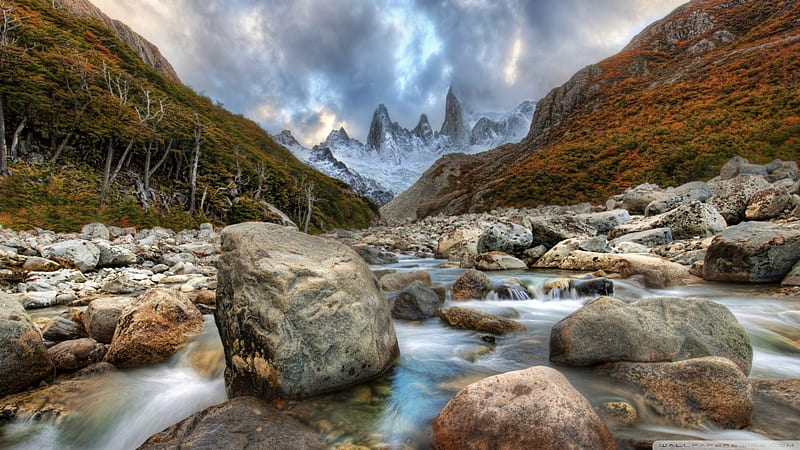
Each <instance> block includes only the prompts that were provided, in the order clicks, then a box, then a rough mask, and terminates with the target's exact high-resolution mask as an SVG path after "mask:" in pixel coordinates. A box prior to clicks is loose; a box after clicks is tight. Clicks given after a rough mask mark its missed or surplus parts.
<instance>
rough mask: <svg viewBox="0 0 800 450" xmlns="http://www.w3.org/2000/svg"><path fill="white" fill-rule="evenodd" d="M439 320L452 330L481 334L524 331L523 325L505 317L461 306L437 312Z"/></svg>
mask: <svg viewBox="0 0 800 450" xmlns="http://www.w3.org/2000/svg"><path fill="white" fill-rule="evenodd" d="M439 318H440V319H442V321H444V322H445V323H447V324H448V325H449V326H451V327H453V328H457V329H459V330H472V331H479V332H482V333H492V334H500V335H502V334H506V333H510V332H513V331H526V330H527V328H525V325H523V324H521V323H519V322H515V321H513V320H511V319H506V318H505V317H499V316H495V315H492V314H489V313H487V312H483V311H479V310H477V309H473V308H463V307H461V306H451V307H450V308H443V309H440V310H439Z"/></svg>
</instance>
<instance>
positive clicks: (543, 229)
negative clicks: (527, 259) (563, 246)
mask: <svg viewBox="0 0 800 450" xmlns="http://www.w3.org/2000/svg"><path fill="white" fill-rule="evenodd" d="M529 220H530V223H531V231H532V232H533V241H532V243H531V245H530V247H535V246H537V245H544V246H545V247H547V248H553V247H554V246H555V245H556V244H558V243H559V242H561V241H563V240H566V239H580V240H582V241H585V240H587V239H589V238H592V237H595V236H597V229H595V228H594V227H592V226H591V225H588V224H587V223H586V222H583V221H582V220H581V219H580V218H578V217H577V216H574V215H562V216H530V217H529Z"/></svg>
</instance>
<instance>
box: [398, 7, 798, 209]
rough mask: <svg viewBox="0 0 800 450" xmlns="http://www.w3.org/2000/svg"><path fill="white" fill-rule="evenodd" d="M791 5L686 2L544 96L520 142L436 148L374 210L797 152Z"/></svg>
mask: <svg viewBox="0 0 800 450" xmlns="http://www.w3.org/2000/svg"><path fill="white" fill-rule="evenodd" d="M798 17H800V2H798V1H753V0H750V1H748V0H736V1H731V0H705V1H697V0H696V1H692V2H689V3H687V4H685V5H683V6H681V7H679V8H677V9H676V10H675V11H673V12H672V13H671V14H669V15H668V16H667V17H665V18H664V19H662V20H659V21H657V22H655V23H654V24H652V25H650V26H649V27H647V28H646V29H645V30H644V31H642V33H640V34H639V35H638V36H636V37H635V38H634V39H633V40H632V41H631V43H630V44H629V45H628V46H627V47H625V49H623V50H622V51H621V52H620V53H618V54H617V55H614V56H612V57H610V58H608V59H606V60H604V61H601V62H599V63H597V64H593V65H590V66H587V67H585V68H584V69H582V70H580V71H579V72H577V73H576V74H575V75H574V76H573V77H572V78H570V79H569V80H568V81H567V82H566V83H564V84H563V85H562V86H560V87H557V88H555V89H553V90H552V91H551V92H550V93H549V94H548V95H547V96H546V97H544V98H543V99H541V100H540V101H539V102H538V104H537V107H536V112H535V114H534V117H533V121H532V124H531V126H530V131H529V133H528V135H527V136H526V137H525V139H524V140H523V141H522V142H520V143H519V144H516V145H506V146H503V147H500V148H497V149H494V150H491V151H489V152H486V153H481V154H475V155H461V156H458V155H453V156H451V155H448V157H444V158H441V159H440V160H439V161H437V162H436V163H435V164H434V165H433V166H432V167H431V169H430V170H429V171H428V173H427V174H426V175H425V176H423V178H422V179H420V180H419V182H418V186H415V187H414V188H412V189H409V191H407V193H404V194H403V195H400V196H398V197H397V198H395V200H393V201H392V202H390V203H389V204H388V205H386V206H385V207H384V208H383V209H382V213H384V215H385V216H388V217H389V219H390V220H397V221H403V220H407V219H413V218H416V217H422V216H425V215H429V214H436V213H446V214H448V213H449V214H452V213H463V212H468V211H482V210H487V209H491V208H494V207H497V206H536V205H539V204H545V203H547V204H552V203H572V202H584V201H591V202H595V203H602V202H604V201H605V199H607V198H608V197H610V196H611V195H613V194H614V193H617V192H621V191H623V190H624V189H625V188H627V187H629V186H631V185H634V184H639V183H643V182H654V183H658V184H660V185H662V186H674V185H677V184H681V183H684V182H688V181H691V180H697V179H708V178H710V177H712V176H714V175H715V174H716V173H718V172H719V169H720V167H721V166H722V164H724V162H725V161H727V160H728V159H729V158H731V157H732V156H734V155H741V156H743V157H745V158H748V159H750V160H751V161H754V162H758V163H767V162H770V161H772V160H774V159H776V158H781V159H784V160H794V159H797V155H798V151H800V103H799V102H798V95H797V93H798V92H800V20H798ZM453 109H454V111H455V110H457V109H458V108H455V107H454V108H453ZM451 123H452V124H455V123H456V122H448V127H451V128H452V129H457V128H458V127H457V126H455V125H451Z"/></svg>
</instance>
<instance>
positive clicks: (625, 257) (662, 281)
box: [559, 250, 694, 289]
mask: <svg viewBox="0 0 800 450" xmlns="http://www.w3.org/2000/svg"><path fill="white" fill-rule="evenodd" d="M559 268H561V269H563V270H580V271H585V272H594V271H598V270H602V271H605V272H607V273H617V274H620V275H621V276H622V277H625V278H629V277H633V276H638V277H640V278H641V281H642V282H643V283H644V285H645V286H646V287H649V288H655V289H661V288H665V287H667V286H681V285H686V284H690V283H691V282H693V281H694V279H693V277H692V275H690V274H689V268H688V267H686V266H684V265H682V264H678V263H674V262H671V261H667V260H666V259H663V258H660V257H658V256H651V255H640V254H611V253H591V252H583V251H580V250H576V251H574V252H572V253H570V254H569V256H567V257H566V258H565V259H564V261H562V262H561V264H560V265H559Z"/></svg>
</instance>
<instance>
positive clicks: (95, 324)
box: [83, 297, 133, 344]
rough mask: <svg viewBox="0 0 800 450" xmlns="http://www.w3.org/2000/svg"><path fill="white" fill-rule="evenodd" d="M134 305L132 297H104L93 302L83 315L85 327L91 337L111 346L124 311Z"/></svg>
mask: <svg viewBox="0 0 800 450" xmlns="http://www.w3.org/2000/svg"><path fill="white" fill-rule="evenodd" d="M131 303H133V299H132V298H130V297H103V298H98V299H95V300H92V302H91V303H89V306H88V307H87V308H86V311H85V312H84V313H83V326H84V328H85V329H86V332H87V333H88V334H89V337H91V338H92V339H94V340H96V341H97V342H102V343H104V344H110V343H111V340H112V339H113V338H114V332H115V331H116V330H117V322H118V321H119V317H120V316H121V315H122V311H124V310H125V308H127V307H128V306H130V305H131Z"/></svg>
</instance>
